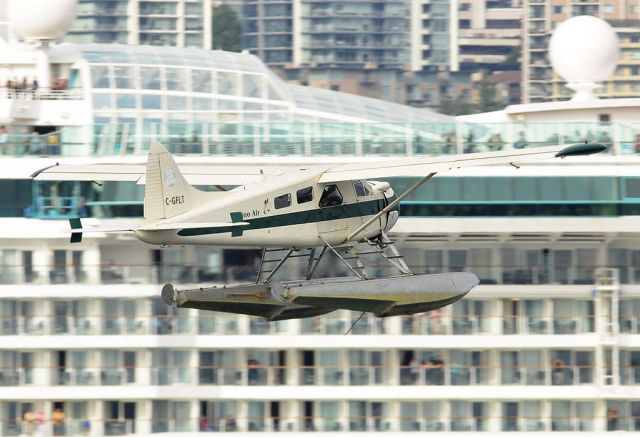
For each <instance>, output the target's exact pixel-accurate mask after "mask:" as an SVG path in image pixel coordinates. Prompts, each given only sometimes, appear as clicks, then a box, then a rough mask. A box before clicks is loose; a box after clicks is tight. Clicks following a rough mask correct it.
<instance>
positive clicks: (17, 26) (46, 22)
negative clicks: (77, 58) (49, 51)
mask: <svg viewBox="0 0 640 437" xmlns="http://www.w3.org/2000/svg"><path fill="white" fill-rule="evenodd" d="M77 6H78V0H9V21H10V23H11V26H12V27H13V29H14V30H15V31H16V33H17V34H18V35H19V36H20V37H22V38H23V39H25V40H42V41H55V40H59V39H61V38H62V37H63V36H64V35H65V34H66V33H67V31H68V30H69V29H70V28H71V24H72V23H73V20H74V19H75V18H76V8H77Z"/></svg>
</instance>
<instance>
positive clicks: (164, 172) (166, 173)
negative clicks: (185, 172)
mask: <svg viewBox="0 0 640 437" xmlns="http://www.w3.org/2000/svg"><path fill="white" fill-rule="evenodd" d="M197 192H198V191H197V190H196V189H195V188H193V187H192V186H191V185H189V183H188V182H187V181H186V180H185V179H184V177H183V176H182V174H181V173H180V170H178V166H177V165H176V163H175V161H174V160H173V157H171V155H170V154H169V152H168V151H167V149H165V147H164V146H163V145H162V144H160V143H153V144H151V147H150V148H149V156H148V159H147V176H146V186H145V191H144V218H145V219H147V220H161V219H169V218H171V217H175V216H177V215H179V214H182V213H184V212H187V211H189V210H190V209H191V207H192V202H193V197H194V196H196V195H197V194H196V193H197Z"/></svg>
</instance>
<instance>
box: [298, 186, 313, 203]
mask: <svg viewBox="0 0 640 437" xmlns="http://www.w3.org/2000/svg"><path fill="white" fill-rule="evenodd" d="M296 198H297V200H298V204H300V203H306V202H311V201H312V200H313V187H306V188H300V189H299V190H298V191H296Z"/></svg>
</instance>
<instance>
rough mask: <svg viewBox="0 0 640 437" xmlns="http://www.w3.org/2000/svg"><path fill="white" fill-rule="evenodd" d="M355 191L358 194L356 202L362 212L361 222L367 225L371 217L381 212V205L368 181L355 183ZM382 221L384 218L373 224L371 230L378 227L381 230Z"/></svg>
mask: <svg viewBox="0 0 640 437" xmlns="http://www.w3.org/2000/svg"><path fill="white" fill-rule="evenodd" d="M353 189H354V190H355V193H356V202H357V204H358V210H359V211H360V222H361V223H365V222H366V221H367V220H368V219H369V217H370V216H372V215H374V214H377V213H378V212H379V211H380V209H381V205H380V203H379V201H378V199H377V198H376V196H375V194H374V192H373V191H372V190H371V187H370V186H369V184H368V183H367V182H366V181H364V180H356V181H353ZM381 220H382V217H381V218H380V219H379V220H378V221H377V222H376V223H374V224H372V225H371V228H373V227H374V226H376V225H378V226H379V227H380V229H382V222H381Z"/></svg>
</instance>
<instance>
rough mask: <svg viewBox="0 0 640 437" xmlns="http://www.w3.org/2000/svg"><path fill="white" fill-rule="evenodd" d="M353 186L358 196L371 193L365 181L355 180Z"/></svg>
mask: <svg viewBox="0 0 640 437" xmlns="http://www.w3.org/2000/svg"><path fill="white" fill-rule="evenodd" d="M353 188H355V190H356V196H358V197H365V196H368V195H370V194H371V191H369V187H368V184H367V183H366V182H365V181H353Z"/></svg>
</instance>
